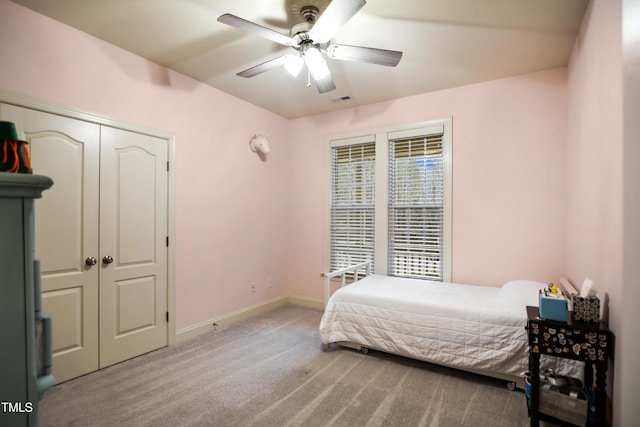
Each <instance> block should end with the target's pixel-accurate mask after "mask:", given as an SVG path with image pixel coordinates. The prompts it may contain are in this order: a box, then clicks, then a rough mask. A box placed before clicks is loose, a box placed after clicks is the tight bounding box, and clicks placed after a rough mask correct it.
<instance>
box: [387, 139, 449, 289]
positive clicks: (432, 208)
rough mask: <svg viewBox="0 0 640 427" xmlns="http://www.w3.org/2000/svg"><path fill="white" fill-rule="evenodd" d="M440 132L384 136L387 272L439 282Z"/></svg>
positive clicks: (441, 210)
mask: <svg viewBox="0 0 640 427" xmlns="http://www.w3.org/2000/svg"><path fill="white" fill-rule="evenodd" d="M442 144H443V133H442V132H439V133H436V134H430V135H425V136H419V137H410V138H397V139H391V140H390V141H389V257H388V260H389V261H388V262H389V268H388V274H389V275H390V276H400V277H414V278H422V279H429V280H436V281H443V243H444V242H443V228H444V157H443V148H442Z"/></svg>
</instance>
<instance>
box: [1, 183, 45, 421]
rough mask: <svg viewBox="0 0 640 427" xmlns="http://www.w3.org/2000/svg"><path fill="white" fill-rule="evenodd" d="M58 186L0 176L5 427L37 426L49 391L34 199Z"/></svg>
mask: <svg viewBox="0 0 640 427" xmlns="http://www.w3.org/2000/svg"><path fill="white" fill-rule="evenodd" d="M51 185H53V181H52V180H51V179H50V178H48V177H46V176H41V175H27V174H13V173H6V172H0V425H2V426H7V427H13V426H37V425H38V424H39V423H38V401H39V400H40V398H41V397H42V395H43V394H44V392H45V391H46V390H47V389H48V388H50V387H51V386H52V385H53V383H54V379H53V376H51V374H50V372H51V319H50V318H49V317H48V316H47V315H46V314H45V313H43V312H42V310H41V296H40V293H41V292H40V274H39V263H38V261H37V260H36V259H35V242H34V235H35V233H34V199H35V198H39V197H41V196H42V192H43V191H44V190H46V189H48V188H49V187H51Z"/></svg>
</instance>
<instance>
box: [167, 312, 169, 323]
mask: <svg viewBox="0 0 640 427" xmlns="http://www.w3.org/2000/svg"><path fill="white" fill-rule="evenodd" d="M167 322H169V312H168V311H167Z"/></svg>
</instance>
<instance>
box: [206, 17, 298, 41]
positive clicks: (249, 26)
mask: <svg viewBox="0 0 640 427" xmlns="http://www.w3.org/2000/svg"><path fill="white" fill-rule="evenodd" d="M218 22H221V23H223V24H227V25H230V26H232V27H235V28H238V29H240V30H245V31H249V32H252V33H254V34H257V35H259V36H260V37H263V38H265V39H269V40H271V41H274V42H276V43H279V44H282V45H285V46H292V45H294V44H295V42H294V41H293V39H292V38H291V37H289V36H285V35H284V34H280V33H278V32H277V31H273V30H271V29H269V28H267V27H263V26H262V25H258V24H256V23H254V22H251V21H247V20H246V19H242V18H240V17H238V16H235V15H232V14H230V13H225V14H224V15H220V16H219V17H218Z"/></svg>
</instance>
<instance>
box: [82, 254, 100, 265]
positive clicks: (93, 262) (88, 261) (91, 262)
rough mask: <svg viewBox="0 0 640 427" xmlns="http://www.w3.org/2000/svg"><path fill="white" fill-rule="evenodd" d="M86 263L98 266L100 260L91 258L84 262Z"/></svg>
mask: <svg viewBox="0 0 640 427" xmlns="http://www.w3.org/2000/svg"><path fill="white" fill-rule="evenodd" d="M84 263H85V264H87V265H96V264H97V263H98V260H97V259H95V258H94V257H92V256H90V257H89V258H87V259H85V260H84Z"/></svg>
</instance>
